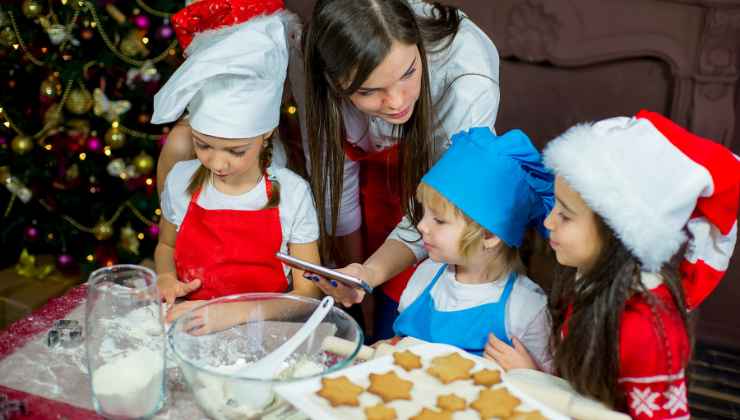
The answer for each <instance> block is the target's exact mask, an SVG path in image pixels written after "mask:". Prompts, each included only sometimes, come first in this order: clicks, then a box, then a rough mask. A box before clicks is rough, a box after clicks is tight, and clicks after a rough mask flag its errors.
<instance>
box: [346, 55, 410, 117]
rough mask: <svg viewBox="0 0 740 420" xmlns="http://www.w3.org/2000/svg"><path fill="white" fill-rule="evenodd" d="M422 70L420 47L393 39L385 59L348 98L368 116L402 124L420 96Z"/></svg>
mask: <svg viewBox="0 0 740 420" xmlns="http://www.w3.org/2000/svg"><path fill="white" fill-rule="evenodd" d="M422 71H424V69H423V68H422V65H421V56H420V55H419V48H418V47H417V46H416V45H414V44H412V45H405V44H401V43H399V42H396V41H394V42H393V45H392V46H391V50H390V52H389V53H388V55H387V56H386V57H385V59H383V61H382V62H381V63H380V65H379V66H378V67H376V68H375V70H373V72H372V73H370V76H369V77H368V78H367V80H365V82H364V83H363V84H362V86H360V88H359V89H358V90H357V91H355V92H354V93H353V94H352V95H350V97H349V98H350V100H351V101H352V103H353V104H354V105H355V107H357V109H359V110H360V111H362V112H363V113H365V114H367V115H369V116H371V117H379V118H382V119H384V120H385V121H387V122H389V123H391V124H403V123H405V122H406V121H408V120H409V118H411V114H412V113H413V112H414V105H415V104H416V100H417V99H419V92H421V74H422V73H421V72H422Z"/></svg>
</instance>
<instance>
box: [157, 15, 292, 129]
mask: <svg viewBox="0 0 740 420" xmlns="http://www.w3.org/2000/svg"><path fill="white" fill-rule="evenodd" d="M287 13H288V12H279V13H275V14H272V15H268V16H259V17H254V18H252V19H250V20H248V21H246V22H244V23H241V24H238V25H235V26H230V27H226V28H222V29H218V30H214V31H207V32H203V33H200V34H198V35H197V36H196V37H195V39H194V40H193V42H192V43H191V44H190V45H189V46H188V48H187V50H186V51H185V53H186V56H187V59H186V60H185V62H183V63H182V65H181V66H180V67H179V68H178V69H177V70H176V71H175V72H174V73H173V74H172V76H171V77H170V79H169V80H168V81H167V83H166V84H165V85H164V86H163V87H162V88H161V89H160V90H159V92H157V94H156V95H155V96H154V112H153V114H152V123H154V124H162V123H168V122H171V121H174V120H176V119H177V118H179V117H180V115H182V113H183V111H184V110H185V108H187V110H188V112H189V114H190V115H189V120H190V126H191V127H192V128H193V129H194V130H196V131H198V132H200V133H203V134H206V135H210V136H214V137H222V138H249V137H256V136H259V135H261V134H264V133H266V132H268V131H270V130H272V129H274V128H275V127H277V125H278V121H279V119H280V104H281V101H282V96H283V83H284V82H285V76H286V72H287V67H288V47H287V40H286V35H285V33H286V30H285V21H286V15H285V14H287Z"/></svg>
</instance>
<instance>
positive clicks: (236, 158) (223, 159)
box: [192, 130, 266, 185]
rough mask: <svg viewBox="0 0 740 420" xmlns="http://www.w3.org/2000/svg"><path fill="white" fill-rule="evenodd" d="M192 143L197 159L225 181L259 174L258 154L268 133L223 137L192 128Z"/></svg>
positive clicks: (236, 181)
mask: <svg viewBox="0 0 740 420" xmlns="http://www.w3.org/2000/svg"><path fill="white" fill-rule="evenodd" d="M192 137H193V147H194V148H195V155H196V156H197V157H198V160H200V161H201V163H202V164H203V165H204V166H205V167H206V168H208V169H209V170H210V171H211V173H213V176H214V178H215V179H216V180H217V181H219V182H221V183H223V184H226V185H238V184H239V183H241V182H243V181H245V180H247V179H251V178H252V177H254V176H259V174H260V172H261V171H260V167H259V156H260V151H261V150H262V144H263V142H264V138H265V137H266V136H259V137H253V138H247V139H224V138H220V137H213V136H208V135H206V134H203V133H199V132H197V131H195V130H193V134H192Z"/></svg>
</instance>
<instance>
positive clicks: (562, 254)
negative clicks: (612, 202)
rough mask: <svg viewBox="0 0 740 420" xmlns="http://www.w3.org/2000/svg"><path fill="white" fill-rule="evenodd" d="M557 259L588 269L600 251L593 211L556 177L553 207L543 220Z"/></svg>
mask: <svg viewBox="0 0 740 420" xmlns="http://www.w3.org/2000/svg"><path fill="white" fill-rule="evenodd" d="M545 227H546V228H547V229H548V230H549V231H550V246H552V249H553V250H555V254H556V257H557V259H558V262H559V263H560V264H562V265H565V266H568V267H576V268H577V269H578V271H580V272H582V273H583V272H587V271H588V270H590V269H591V267H593V265H594V264H595V263H596V259H597V258H598V256H599V253H600V252H601V246H602V239H601V235H600V234H599V229H598V223H597V221H596V214H594V212H593V211H592V210H591V209H590V208H589V207H588V205H586V202H585V201H583V199H582V198H581V195H580V194H578V193H577V192H575V191H574V190H573V189H572V188H571V187H570V186H569V185H568V184H567V183H566V182H565V180H563V178H562V177H559V176H558V177H557V178H555V207H554V208H553V209H552V211H551V212H550V214H549V215H548V216H547V218H546V219H545Z"/></svg>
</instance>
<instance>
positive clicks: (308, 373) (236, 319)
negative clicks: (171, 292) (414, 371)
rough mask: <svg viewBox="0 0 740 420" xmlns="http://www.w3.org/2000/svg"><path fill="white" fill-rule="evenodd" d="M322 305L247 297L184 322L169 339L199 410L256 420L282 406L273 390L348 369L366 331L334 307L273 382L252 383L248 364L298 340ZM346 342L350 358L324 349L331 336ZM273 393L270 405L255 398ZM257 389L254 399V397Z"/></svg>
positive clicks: (209, 306) (199, 310) (219, 303)
mask: <svg viewBox="0 0 740 420" xmlns="http://www.w3.org/2000/svg"><path fill="white" fill-rule="evenodd" d="M319 303H320V301H319V300H316V299H311V298H305V297H300V296H292V295H285V294H279V293H246V294H241V295H232V296H226V297H223V298H219V299H214V300H211V301H208V302H205V303H204V304H203V305H199V306H197V307H194V308H193V309H191V310H190V311H188V312H186V313H185V314H183V315H182V316H180V317H179V318H178V319H177V320H176V321H175V322H174V323H173V324H172V325H171V326H170V328H169V330H168V332H167V338H168V341H169V344H170V349H171V350H172V352H173V354H174V356H175V359H176V360H177V362H178V364H179V365H180V368H181V370H182V372H183V376H184V377H185V380H186V382H187V383H188V386H189V387H190V390H191V391H192V393H193V395H194V396H195V399H196V402H197V403H198V406H199V407H200V408H201V409H202V410H203V411H204V412H205V413H206V414H207V415H208V416H209V417H211V418H213V419H237V418H245V417H257V416H260V415H263V414H266V413H269V412H272V411H274V410H275V409H276V408H277V407H280V406H282V405H283V404H285V402H284V401H280V399H279V398H278V397H276V396H275V395H274V393H272V392H271V390H272V387H273V386H276V385H280V384H284V383H288V382H293V381H300V380H306V379H310V378H314V377H316V376H322V375H325V374H327V373H330V372H334V371H336V370H339V369H342V368H344V367H347V366H349V365H350V364H352V362H353V361H354V358H355V356H357V353H358V352H359V350H360V347H361V346H362V342H363V339H364V338H363V335H362V330H361V329H360V327H359V326H358V325H357V323H356V322H355V320H354V319H352V317H350V316H349V315H348V314H347V313H346V312H344V311H343V310H341V309H339V308H337V307H333V308H332V309H331V311H330V312H329V313H328V314H327V315H326V318H324V320H323V322H322V323H321V324H320V325H319V326H318V327H317V328H316V330H314V332H313V333H312V334H311V335H310V336H309V337H308V338H307V339H306V341H304V342H303V344H302V345H301V346H300V347H298V349H297V350H296V351H295V352H294V353H293V355H292V356H290V357H288V359H287V360H286V361H285V362H284V363H283V364H282V365H281V366H279V367H278V368H277V369H276V372H277V374H276V376H275V377H274V378H272V379H257V378H255V377H250V375H249V364H250V363H253V362H255V361H258V360H259V359H261V358H263V357H264V356H265V355H267V354H269V353H270V352H272V351H273V350H274V349H276V348H277V347H279V346H280V345H281V344H282V343H284V342H285V341H286V340H287V339H289V338H290V337H292V336H293V334H294V333H295V332H296V331H297V330H298V328H300V327H301V325H303V323H304V322H305V321H306V320H307V319H308V318H309V317H310V316H311V314H312V313H313V311H314V310H315V309H316V307H317V306H318V305H319ZM330 336H335V337H338V338H341V339H344V340H347V341H348V342H350V343H351V344H350V345H349V349H348V350H350V351H349V355H348V356H337V355H336V354H334V353H327V352H325V351H323V350H322V342H323V340H324V339H325V338H326V337H330ZM265 389H269V390H270V394H268V395H270V400H269V402H268V403H266V404H261V403H260V404H257V405H255V403H254V401H251V400H250V398H249V397H250V395H254V394H257V393H258V391H259V392H263V391H264V390H265ZM251 390H254V392H250V391H251Z"/></svg>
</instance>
